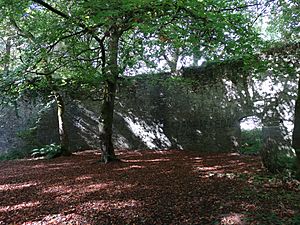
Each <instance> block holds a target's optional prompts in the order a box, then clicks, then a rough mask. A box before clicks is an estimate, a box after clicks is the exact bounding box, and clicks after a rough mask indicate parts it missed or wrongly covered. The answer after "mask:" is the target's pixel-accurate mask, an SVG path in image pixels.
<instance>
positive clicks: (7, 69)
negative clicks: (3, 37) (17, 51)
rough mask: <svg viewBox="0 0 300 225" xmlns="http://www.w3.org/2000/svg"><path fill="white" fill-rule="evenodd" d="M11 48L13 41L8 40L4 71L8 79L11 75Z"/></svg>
mask: <svg viewBox="0 0 300 225" xmlns="http://www.w3.org/2000/svg"><path fill="white" fill-rule="evenodd" d="M11 47H12V44H11V39H10V38H8V39H7V41H6V46H5V57H4V70H3V75H4V77H7V76H8V73H9V66H10V55H11Z"/></svg>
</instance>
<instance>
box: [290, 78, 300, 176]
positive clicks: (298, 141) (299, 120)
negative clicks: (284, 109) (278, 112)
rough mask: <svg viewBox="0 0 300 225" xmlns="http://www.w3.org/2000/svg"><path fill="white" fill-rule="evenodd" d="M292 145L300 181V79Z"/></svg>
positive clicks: (299, 81)
mask: <svg viewBox="0 0 300 225" xmlns="http://www.w3.org/2000/svg"><path fill="white" fill-rule="evenodd" d="M292 145H293V148H294V149H295V151H296V156H297V178H298V179H300V79H299V80H298V95H297V100H296V105H295V119H294V131H293V143H292Z"/></svg>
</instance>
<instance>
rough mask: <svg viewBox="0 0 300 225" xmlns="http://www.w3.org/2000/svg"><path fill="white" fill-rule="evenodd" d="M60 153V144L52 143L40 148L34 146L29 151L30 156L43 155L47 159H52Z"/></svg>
mask: <svg viewBox="0 0 300 225" xmlns="http://www.w3.org/2000/svg"><path fill="white" fill-rule="evenodd" d="M60 153H61V147H60V145H57V144H55V143H52V144H50V145H45V146H44V147H42V148H35V149H33V150H32V151H31V156H32V157H41V156H43V157H45V158H47V159H52V158H55V157H57V156H59V155H60Z"/></svg>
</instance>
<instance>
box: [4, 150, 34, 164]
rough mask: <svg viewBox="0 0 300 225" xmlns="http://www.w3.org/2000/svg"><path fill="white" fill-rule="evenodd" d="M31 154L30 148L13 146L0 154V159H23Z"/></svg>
mask: <svg viewBox="0 0 300 225" xmlns="http://www.w3.org/2000/svg"><path fill="white" fill-rule="evenodd" d="M30 154H31V149H30V148H22V149H19V148H14V149H9V150H7V152H5V153H2V154H0V161H6V160H16V159H24V158H27V157H29V156H30Z"/></svg>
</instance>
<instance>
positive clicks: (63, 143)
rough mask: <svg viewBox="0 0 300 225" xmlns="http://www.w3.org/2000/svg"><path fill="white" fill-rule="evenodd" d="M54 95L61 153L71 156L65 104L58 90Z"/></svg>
mask: <svg viewBox="0 0 300 225" xmlns="http://www.w3.org/2000/svg"><path fill="white" fill-rule="evenodd" d="M54 96H55V100H56V104H57V119H58V133H59V141H60V147H61V154H60V155H63V156H69V155H71V151H70V149H69V138H68V134H67V131H66V128H65V120H64V113H65V105H64V101H63V98H62V96H61V95H60V94H59V93H58V92H55V93H54Z"/></svg>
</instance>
